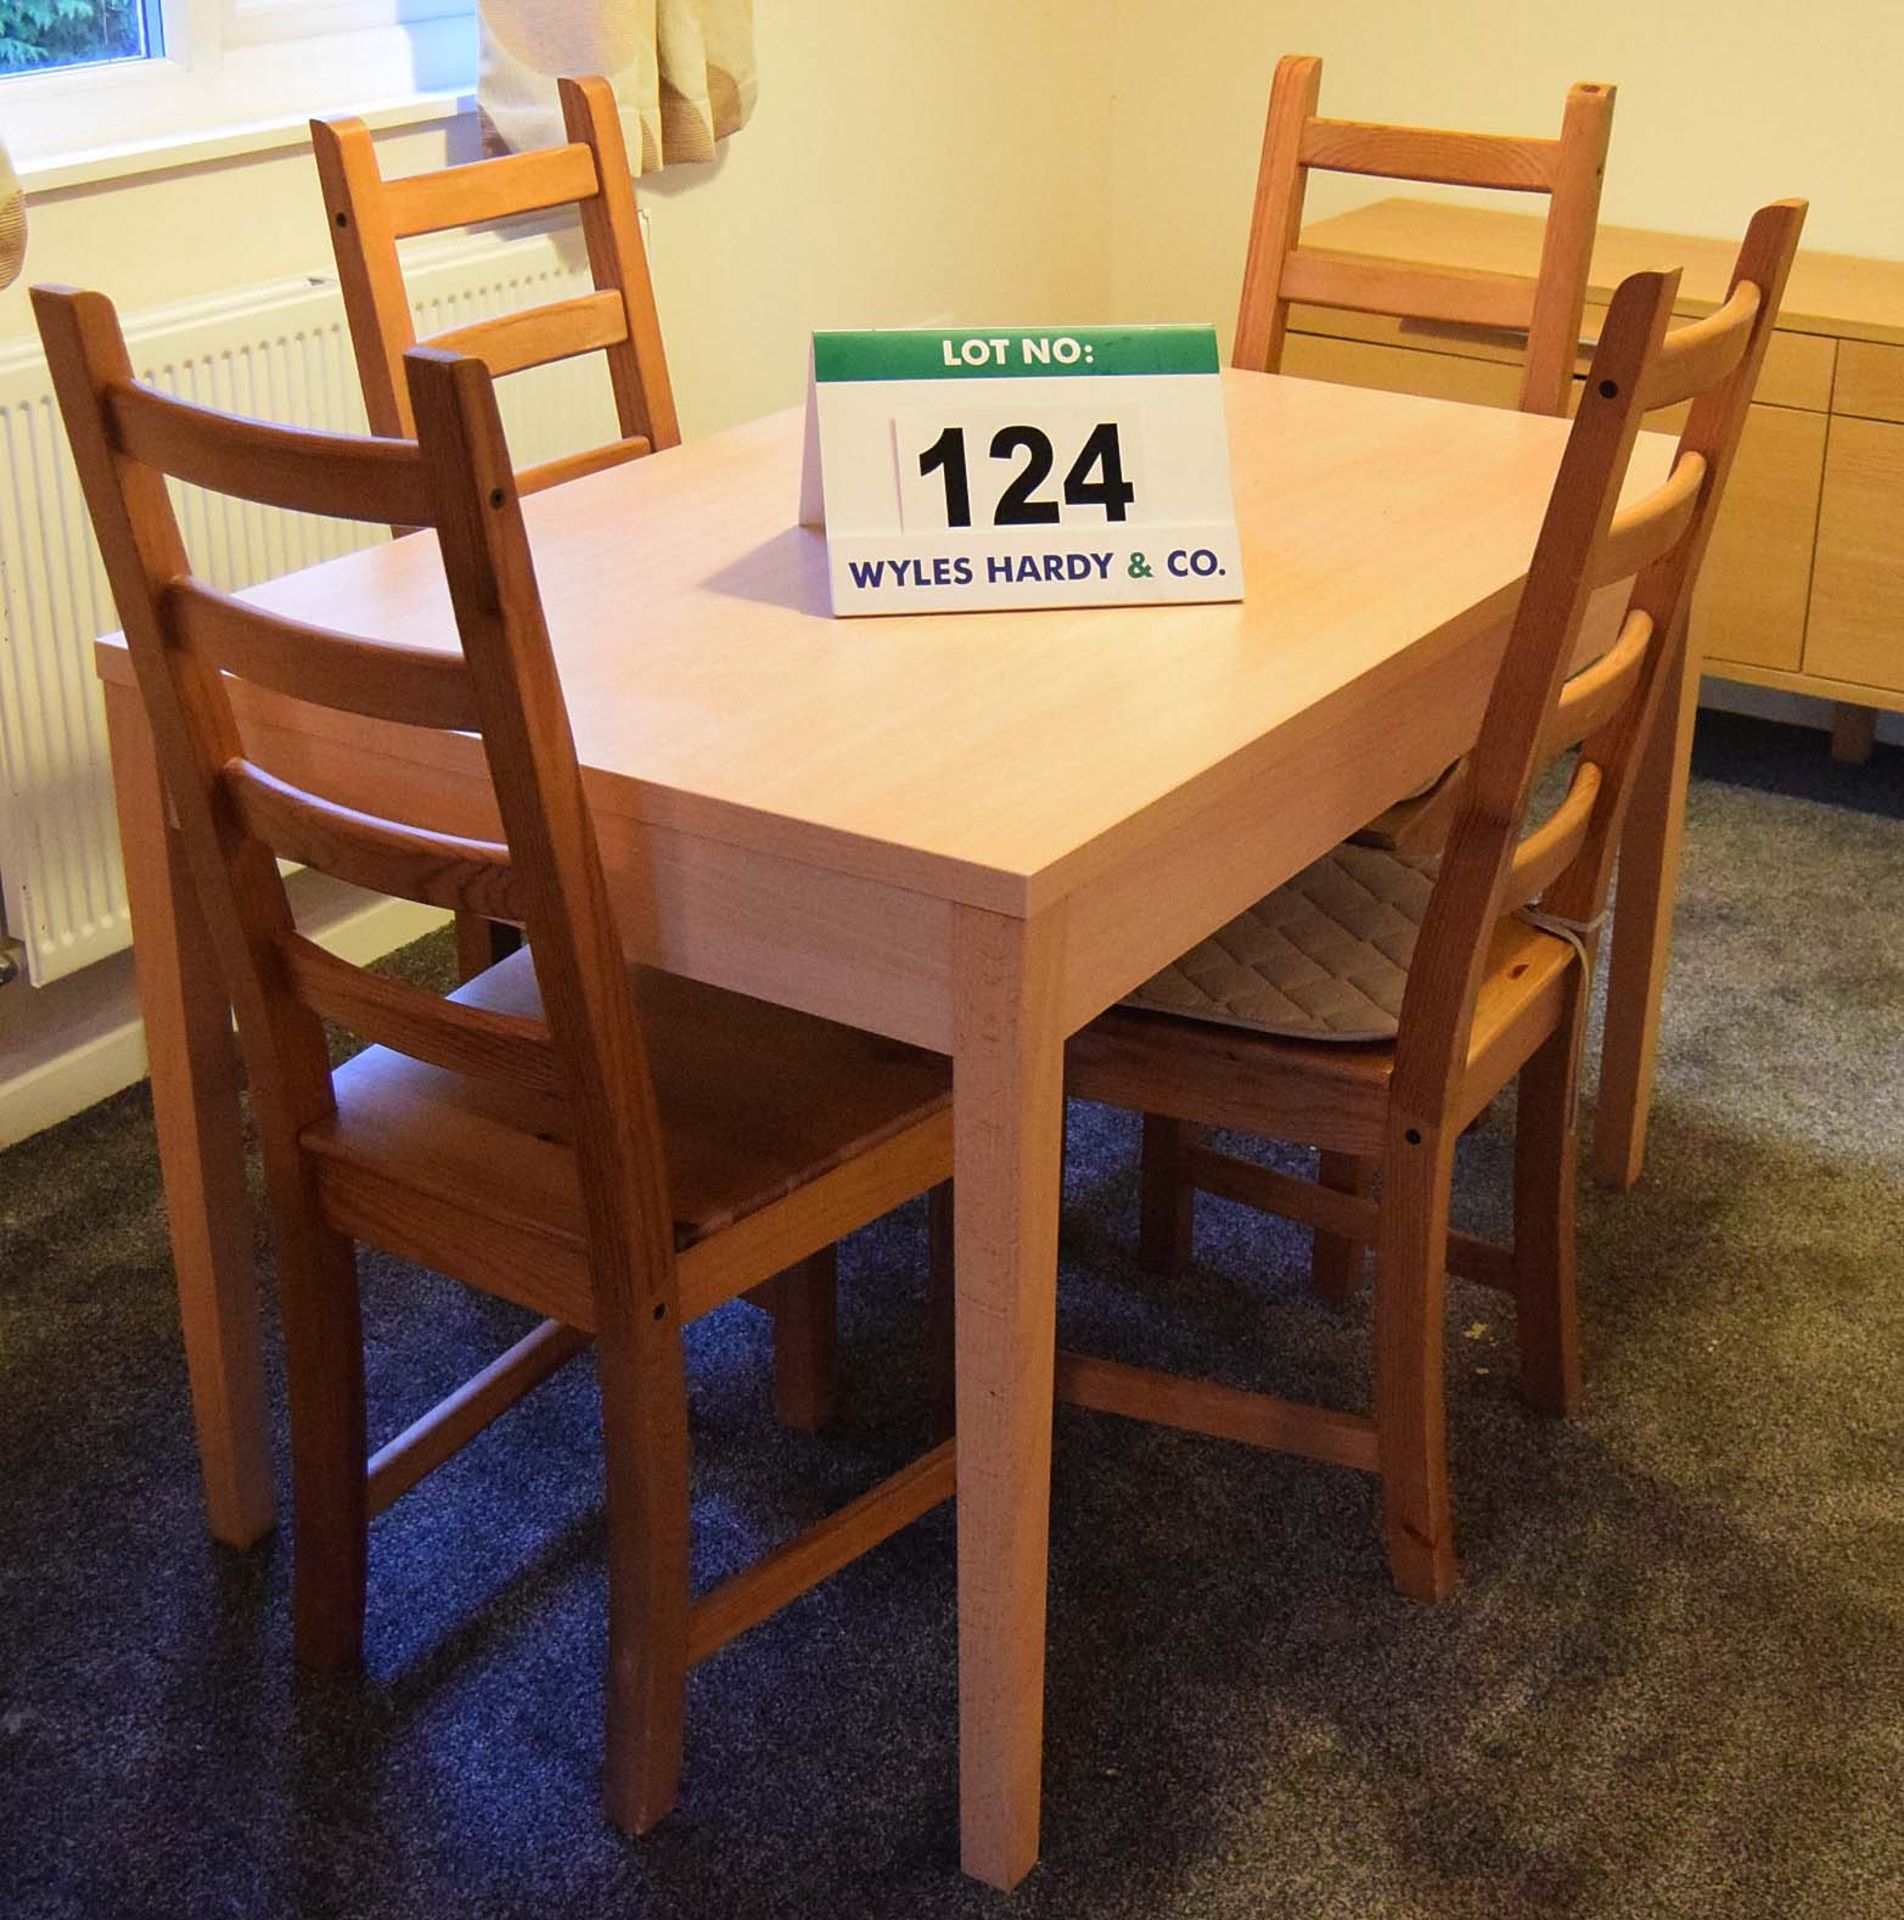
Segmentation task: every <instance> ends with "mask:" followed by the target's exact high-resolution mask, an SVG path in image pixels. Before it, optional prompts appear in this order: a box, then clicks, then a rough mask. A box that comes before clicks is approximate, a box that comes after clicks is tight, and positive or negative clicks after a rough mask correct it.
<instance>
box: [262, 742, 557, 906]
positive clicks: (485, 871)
mask: <svg viewBox="0 0 1904 1920" xmlns="http://www.w3.org/2000/svg"><path fill="white" fill-rule="evenodd" d="M224 787H225V792H226V794H227V795H228V796H229V798H230V800H231V804H232V806H233V807H234V809H235V810H236V811H237V814H238V817H239V819H240V820H241V821H242V822H243V824H244V827H245V830H246V831H247V832H248V833H250V834H252V835H253V836H254V837H255V838H257V839H259V840H262V841H263V842H264V844H265V845H266V846H268V847H269V848H270V849H271V850H272V852H274V853H276V854H278V855H279V856H281V857H282V858H284V859H286V860H296V861H298V862H300V863H301V864H302V865H304V866H307V867H315V868H316V869H317V870H318V871H319V872H320V873H328V874H330V875H331V876H332V877H333V878H335V879H338V880H348V881H349V882H350V883H351V884H352V885H353V886H359V887H368V888H369V889H370V891H371V892H372V893H387V894H391V895H394V896H395V897H396V898H397V899H400V900H415V901H419V902H421V903H422V904H423V905H424V906H430V907H449V908H451V909H452V910H454V911H457V912H466V913H477V914H481V915H482V916H483V918H484V919H486V920H510V921H516V922H521V921H522V920H524V919H526V918H527V908H526V906H525V904H524V900H523V889H522V886H521V883H520V882H519V881H518V880H517V878H516V875H515V874H514V872H513V871H512V869H511V867H510V863H509V851H508V849H507V848H506V847H503V846H500V845H498V844H497V843H496V842H495V841H493V840H465V839H462V838H460V837H458V836H457V835H455V834H448V833H431V832H429V831H428V830H427V829H425V828H422V827H408V826H400V825H398V824H397V823H396V822H394V821H390V820H379V819H377V818H376V817H375V816H373V815H371V814H367V813H358V812H357V811H355V809H353V808H350V807H343V806H339V805H338V804H337V803H336V802H335V801H334V800H326V799H324V798H323V797H322V796H321V795H319V794H315V793H310V792H308V791H306V790H305V789H304V788H302V787H294V786H292V785H291V784H290V783H289V782H288V781H284V780H280V779H278V778H277V777H276V776H275V775H274V774H270V773H267V772H266V771H265V770H264V769H263V768H262V767H260V766H256V765H254V764H253V763H252V762H251V761H249V760H234V761H232V762H231V763H230V764H229V765H228V766H227V767H226V768H225V769H224Z"/></svg>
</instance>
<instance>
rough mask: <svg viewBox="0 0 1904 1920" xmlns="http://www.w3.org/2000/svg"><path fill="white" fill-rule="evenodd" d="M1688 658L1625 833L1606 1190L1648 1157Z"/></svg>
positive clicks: (1684, 755) (1604, 1151)
mask: <svg viewBox="0 0 1904 1920" xmlns="http://www.w3.org/2000/svg"><path fill="white" fill-rule="evenodd" d="M1683 659H1684V667H1683V670H1682V671H1681V672H1679V673H1677V674H1675V675H1674V677H1673V679H1672V680H1671V681H1670V682H1669V683H1668V684H1667V686H1666V687H1665V688H1664V689H1663V690H1662V698H1661V701H1660V710H1659V714H1658V716H1657V718H1656V720H1655V723H1654V727H1653V737H1652V739H1651V740H1650V741H1648V742H1647V746H1646V751H1645V753H1644V754H1643V755H1642V756H1641V759H1640V765H1639V769H1638V772H1637V774H1636V776H1635V778H1634V782H1633V798H1632V803H1631V805H1630V807H1629V808H1628V811H1627V817H1626V830H1625V833H1624V834H1623V835H1622V837H1621V840H1620V870H1619V879H1618V885H1617V891H1616V892H1615V895H1614V901H1613V938H1612V958H1611V961H1610V963H1609V966H1608V970H1607V1001H1606V1032H1605V1034H1604V1036H1603V1037H1602V1039H1601V1042H1600V1091H1599V1096H1598V1098H1597V1100H1596V1102H1595V1105H1594V1114H1593V1171H1594V1177H1595V1178H1596V1179H1597V1180H1599V1181H1600V1182H1601V1184H1602V1185H1604V1186H1609V1187H1621V1188H1624V1187H1630V1186H1632V1185H1633V1183H1634V1182H1635V1181H1636V1180H1638V1179H1639V1177H1640V1170H1641V1167H1642V1166H1643V1165H1644V1163H1645V1159H1646V1122H1647V1116H1648V1114H1649V1113H1650V1112H1651V1110H1652V1104H1653V1063H1654V1057H1655V1054H1656V1052H1657V1050H1658V1046H1659V1013H1660V999H1661V996H1662V995H1663V994H1664V992H1665V989H1666V965H1667V960H1668V958H1669V957H1670V955H1671V952H1672V939H1673V903H1674V900H1675V898H1676V896H1677V894H1678V891H1679V851H1680V838H1681V834H1682V831H1683V829H1684V827H1685V822H1686V778H1687V773H1688V770H1689V768H1690V767H1691V765H1692V730H1693V722H1694V720H1695V719H1696V718H1697V716H1698V712H1699V655H1698V653H1697V652H1696V651H1695V650H1694V648H1693V646H1692V645H1691V642H1690V640H1688V642H1687V643H1686V645H1685V648H1684V652H1683Z"/></svg>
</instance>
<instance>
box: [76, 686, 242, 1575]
mask: <svg viewBox="0 0 1904 1920" xmlns="http://www.w3.org/2000/svg"><path fill="white" fill-rule="evenodd" d="M106 724H107V731H108V734H109V736H110V739H111V745H112V778H113V790H114V795H115V798H116V800H117V803H118V810H119V836H120V842H121V845H122V846H123V848H124V852H125V863H126V894H127V898H128V900H129V902H130V904H131V908H132V925H133V931H134V942H133V958H134V964H135V966H136V968H137V971H138V978H139V1005H140V1010H141V1011H142V1013H143V1014H144V1017H145V1036H146V1051H147V1053H148V1055H149V1057H150V1061H151V1072H152V1111H153V1117H154V1119H155V1120H156V1122H157V1125H158V1135H159V1166H160V1170H161V1172H162V1173H163V1175H164V1177H165V1205H166V1214H167V1218H168V1220H169V1222H170V1225H171V1233H172V1262H173V1266H174V1269H175V1270H176V1272H177V1276H178V1293H179V1321H180V1327H181V1331H182V1333H183V1335H184V1343H185V1369H186V1373H187V1376H188V1377H189V1379H190V1381H191V1390H192V1415H193V1419H194V1421H195V1423H196V1425H197V1429H198V1457H199V1466H200V1469H201V1471H202V1473H203V1475H204V1479H205V1506H206V1514H207V1518H208V1519H209V1521H210V1523H211V1530H212V1533H213V1534H214V1536H216V1538H218V1539H220V1540H222V1541H223V1542H224V1543H225V1544H226V1545H227V1546H231V1547H249V1546H251V1545H253V1544H254V1543H255V1542H256V1541H258V1540H260V1539H262V1538H263V1537H264V1535H266V1534H267V1533H269V1532H270V1531H271V1528H272V1525H273V1524H274V1521H275V1518H276V1515H275V1510H274V1504H273V1491H272V1480H271V1438H270V1428H269V1424H268V1422H267V1418H266V1413H265V1390H264V1361H263V1353H262V1348H261V1345H260V1335H259V1321H258V1282H257V1274H256V1271H255V1265H254V1260H253V1238H252V1218H251V1202H250V1199H249V1197H248V1195H247V1194H246V1192H245V1162H244V1141H243V1135H242V1132H241V1130H240V1118H239V1108H238V1060H237V1050H236V1048H235V1047H234V1045H233V1042H232V1032H231V1005H230V1002H229V1001H228V1000H227V999H226V998H225V992H224V988H223V987H222V986H221V985H220V984H219V972H218V965H217V961H216V957H215V955H214V954H213V951H212V944H211V935H210V933H209V931H208V930H207V928H206V926H205V921H204V916H203V915H202V914H201V912H200V911H199V905H198V896H197V894H196V893H195V891H194V890H193V887H192V884H191V876H190V875H189V874H188V873H187V872H186V870H185V861H184V855H183V852H182V850H181V848H180V847H179V844H178V836H177V835H176V834H175V833H173V832H172V831H171V829H170V828H169V827H168V826H167V824H166V817H165V799H164V790H163V788H162V787H161V785H160V781H159V769H158V762H157V760H156V759H155V758H154V755H153V747H152V735H151V732H150V730H149V729H148V727H147V725H146V719H145V713H144V710H143V708H142V707H141V706H140V704H139V697H138V695H137V693H136V692H135V691H134V690H133V689H132V688H131V687H127V686H119V685H111V686H108V687H107V689H106Z"/></svg>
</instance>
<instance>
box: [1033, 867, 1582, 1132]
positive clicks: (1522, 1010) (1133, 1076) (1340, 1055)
mask: <svg viewBox="0 0 1904 1920" xmlns="http://www.w3.org/2000/svg"><path fill="white" fill-rule="evenodd" d="M1343 851H1344V849H1341V848H1338V849H1337V854H1340V853H1342V852H1343ZM1347 851H1349V852H1350V853H1360V852H1362V851H1365V850H1364V849H1354V848H1352V849H1347ZM1330 857H1331V858H1335V857H1336V856H1335V855H1331V856H1330ZM1318 864H1321V863H1320V862H1319V863H1318ZM1396 911H1397V912H1398V913H1399V912H1400V910H1399V909H1397V910H1396ZM1401 918H1403V919H1404V920H1405V919H1406V918H1407V916H1406V914H1405V913H1403V914H1401ZM1390 931H1391V932H1392V931H1393V929H1392V928H1390ZM1206 944H1207V943H1206ZM1410 945H1411V947H1412V937H1411V940H1410ZM1377 950H1378V951H1379V947H1378V949H1377ZM1186 958H1188V956H1186ZM1382 959H1383V964H1384V965H1386V966H1392V965H1393V964H1394V963H1393V961H1392V960H1390V959H1389V957H1388V956H1387V955H1383V956H1382ZM1182 964H1183V963H1182V962H1179V963H1178V966H1179V967H1181V966H1182ZM1577 964H1578V957H1577V955H1576V953H1575V950H1574V949H1573V947H1572V946H1571V945H1569V943H1568V942H1567V941H1565V940H1564V939H1561V938H1560V937H1559V936H1558V935H1556V934H1552V933H1548V932H1545V931H1543V930H1542V929H1541V928H1538V927H1535V926H1532V925H1530V924H1529V923H1528V922H1527V921H1526V920H1523V919H1522V918H1521V917H1520V916H1519V915H1518V914H1508V915H1507V916H1506V917H1505V918H1504V919H1502V920H1501V921H1500V922H1499V924H1498V925H1497V926H1496V927H1495V929H1494V933H1493V936H1492V938H1491V939H1490V941H1489V943H1488V958H1487V966H1486V970H1485V971H1484V973H1483V975H1482V979H1481V987H1480V991H1479V993H1478V994H1477V996H1476V998H1475V1007H1474V1025H1473V1028H1472V1030H1471V1032H1470V1035H1469V1042H1468V1064H1467V1071H1466V1073H1465V1075H1464V1079H1463V1089H1462V1093H1461V1096H1460V1098H1459V1100H1458V1101H1457V1124H1460V1125H1465V1124H1466V1122H1467V1121H1468V1120H1469V1119H1471V1118H1472V1117H1473V1115H1474V1114H1475V1113H1476V1112H1478V1111H1479V1110H1480V1108H1481V1107H1482V1106H1484V1105H1485V1104H1486V1103H1487V1102H1488V1101H1489V1100H1490V1099H1492V1098H1493V1096H1494V1095H1495V1094H1496V1093H1497V1092H1499V1090H1500V1089H1501V1088H1502V1087H1503V1086H1504V1085H1506V1083H1507V1082H1508V1081H1509V1080H1510V1079H1511V1078H1512V1077H1513V1076H1514V1074H1515V1072H1516V1071H1517V1070H1518V1069H1519V1067H1520V1064H1521V1062H1522V1061H1523V1060H1524V1059H1525V1058H1526V1057H1527V1053H1528V1051H1529V1050H1530V1049H1531V1048H1532V1047H1533V1046H1534V1045H1535V1044H1537V1042H1538V1040H1539V1038H1540V1036H1541V1034H1542V1033H1543V1032H1545V1031H1546V1030H1547V1027H1546V1025H1545V1024H1544V1023H1546V1022H1548V1021H1550V1019H1551V1017H1552V1010H1553V1007H1554V1005H1555V1004H1556V997H1557V995H1558V994H1559V992H1560V990H1561V988H1562V987H1563V985H1564V984H1565V981H1566V978H1567V975H1568V973H1569V971H1570V970H1571V969H1572V968H1573V967H1574V966H1575V965H1577ZM1320 971H1321V969H1320V967H1318V972H1320ZM1174 972H1175V969H1166V970H1165V976H1159V977H1160V978H1163V977H1166V976H1168V975H1170V974H1172V973H1174ZM1185 978H1186V979H1187V976H1185ZM1153 984H1155V983H1154V982H1152V983H1147V985H1146V987H1144V988H1140V989H1139V993H1144V992H1147V991H1148V988H1149V985H1153ZM1170 991H1174V992H1180V993H1182V994H1183V996H1184V997H1185V998H1187V997H1188V991H1189V990H1188V989H1187V987H1180V988H1173V989H1171V990H1170ZM1383 991H1386V989H1385V988H1384V989H1383ZM1392 1042H1393V1034H1392V1031H1391V1034H1390V1037H1389V1040H1388V1041H1387V1042H1384V1041H1382V1040H1380V1039H1379V1038H1378V1039H1375V1040H1371V1041H1366V1042H1364V1043H1363V1044H1361V1045H1358V1046H1345V1045H1344V1044H1342V1035H1341V1034H1340V1033H1339V1032H1320V1033H1317V1032H1308V1031H1305V1032H1303V1033H1300V1034H1297V1035H1293V1036H1292V1035H1289V1034H1286V1033H1277V1032H1272V1031H1270V1030H1268V1029H1266V1028H1263V1027H1258V1026H1254V1025H1247V1024H1245V1023H1243V1022H1242V1021H1239V1020H1235V1019H1231V1018H1214V1017H1211V1016H1209V1015H1207V1014H1203V1013H1199V1012H1194V1011H1193V1012H1189V1013H1186V1012H1183V1011H1181V1010H1180V1009H1179V1008H1176V1007H1171V1006H1167V1005H1157V1004H1153V1003H1152V1002H1150V1001H1146V1000H1140V999H1138V997H1137V996H1136V995H1133V996H1132V997H1131V998H1130V999H1128V1000H1126V1001H1124V1002H1122V1003H1121V1004H1120V1005H1118V1006H1115V1007H1112V1008H1111V1009H1110V1010H1109V1011H1108V1012H1106V1013H1103V1014H1100V1015H1099V1016H1098V1018H1097V1019H1095V1020H1093V1021H1092V1022H1091V1024H1090V1025H1089V1026H1088V1027H1086V1028H1084V1029H1083V1031H1082V1032H1080V1033H1076V1034H1074V1035H1073V1036H1072V1037H1071V1040H1070V1042H1069V1044H1068V1045H1067V1047H1066V1048H1065V1085H1066V1088H1067V1090H1068V1091H1069V1092H1070V1093H1072V1094H1073V1095H1075V1096H1076V1097H1077V1098H1079V1099H1082V1100H1101V1101H1103V1102H1105V1103H1106V1104H1107V1105H1110V1106H1118V1107H1128V1108H1132V1109H1134V1110H1136V1111H1139V1112H1144V1113H1159V1114H1165V1115H1168V1116H1170V1117H1172V1118H1174V1119H1183V1120H1191V1121H1195V1122H1197V1123H1198V1124H1200V1125H1207V1126H1216V1127H1234V1128H1237V1129H1239V1130H1240V1131H1242V1132H1245V1133H1258V1134H1262V1135H1264V1136H1265V1137H1267V1138H1270V1139H1275V1140H1293V1141H1300V1142H1303V1143H1304V1144H1306V1145H1309V1146H1319V1147H1327V1148H1331V1149H1334V1150H1337V1151H1340V1152H1344V1153H1379V1152H1380V1151H1381V1149H1382V1143H1383V1139H1384V1136H1385V1132H1386V1128H1387V1122H1388V1093H1389V1083H1390V1081H1391V1079H1392V1078H1393V1075H1394V1070H1395V1049H1394V1046H1393V1044H1392Z"/></svg>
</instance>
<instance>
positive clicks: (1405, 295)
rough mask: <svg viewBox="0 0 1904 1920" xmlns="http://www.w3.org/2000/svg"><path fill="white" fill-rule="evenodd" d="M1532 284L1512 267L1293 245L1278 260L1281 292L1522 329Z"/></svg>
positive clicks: (1359, 309) (1318, 301) (1318, 302)
mask: <svg viewBox="0 0 1904 1920" xmlns="http://www.w3.org/2000/svg"><path fill="white" fill-rule="evenodd" d="M1534 292H1535V285H1534V282H1533V281H1532V280H1528V279H1524V278H1522V277H1521V276H1520V275H1518V274H1512V273H1483V272H1477V271H1475V270H1473V269H1471V268H1465V267H1415V266H1402V265H1397V264H1396V263H1394V262H1393V261H1388V260H1368V259H1363V258H1361V257H1359V256H1357V255H1353V254H1346V253H1342V254H1331V253H1317V252H1315V251H1314V250H1312V249H1311V248H1308V247H1298V248H1296V250H1295V251H1294V252H1293V253H1291V254H1290V255H1289V256H1288V258H1287V259H1286V260H1285V261H1284V262H1283V274H1282V289H1281V297H1282V298H1283V299H1284V300H1294V301H1307V302H1308V303H1309V304H1310V305H1311V306H1317V307H1343V308H1347V309H1348V310H1349V311H1350V312H1353V313H1405V314H1408V315H1410V316H1411V317H1413V318H1415V319H1418V320H1447V321H1453V322H1457V323H1461V324H1465V325H1468V326H1476V327H1506V328H1510V329H1512V330H1513V331H1515V332H1517V333H1525V332H1526V331H1527V328H1528V326H1529V325H1530V323H1531V322H1532V320H1533V317H1534Z"/></svg>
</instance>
